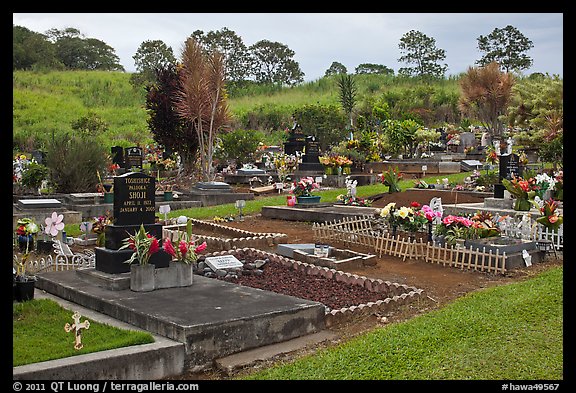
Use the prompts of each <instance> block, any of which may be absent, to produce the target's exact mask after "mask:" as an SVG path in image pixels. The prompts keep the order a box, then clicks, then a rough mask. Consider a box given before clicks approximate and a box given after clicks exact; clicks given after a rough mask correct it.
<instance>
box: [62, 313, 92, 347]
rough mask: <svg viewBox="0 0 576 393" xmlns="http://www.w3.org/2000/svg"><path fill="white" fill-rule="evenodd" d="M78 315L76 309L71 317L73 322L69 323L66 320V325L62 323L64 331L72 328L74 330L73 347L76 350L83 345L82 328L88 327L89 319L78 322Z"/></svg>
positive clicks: (69, 330) (67, 331)
mask: <svg viewBox="0 0 576 393" xmlns="http://www.w3.org/2000/svg"><path fill="white" fill-rule="evenodd" d="M80 317H81V315H80V313H79V312H78V311H75V312H74V314H72V319H73V320H74V323H73V324H72V325H70V324H69V323H68V322H66V325H64V330H65V331H66V333H69V332H71V331H72V330H74V333H75V334H74V335H75V341H74V349H76V350H79V349H82V347H83V346H84V345H83V344H82V329H89V328H90V321H88V320H85V321H84V322H82V323H80Z"/></svg>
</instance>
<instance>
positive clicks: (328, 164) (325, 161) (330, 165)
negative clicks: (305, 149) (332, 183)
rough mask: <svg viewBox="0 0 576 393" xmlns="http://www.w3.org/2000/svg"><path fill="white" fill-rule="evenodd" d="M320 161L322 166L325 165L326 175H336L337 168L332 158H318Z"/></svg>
mask: <svg viewBox="0 0 576 393" xmlns="http://www.w3.org/2000/svg"><path fill="white" fill-rule="evenodd" d="M318 161H320V164H322V165H324V173H325V174H327V175H333V174H334V167H335V163H334V161H333V160H332V157H331V156H329V155H327V156H320V157H318Z"/></svg>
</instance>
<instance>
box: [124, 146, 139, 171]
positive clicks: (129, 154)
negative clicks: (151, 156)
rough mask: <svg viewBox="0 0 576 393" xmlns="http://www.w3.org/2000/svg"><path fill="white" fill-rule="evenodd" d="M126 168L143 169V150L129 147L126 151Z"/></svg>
mask: <svg viewBox="0 0 576 393" xmlns="http://www.w3.org/2000/svg"><path fill="white" fill-rule="evenodd" d="M124 156H125V158H124V161H125V168H126V169H127V170H130V169H131V168H139V169H142V160H143V151H142V148H140V147H138V146H133V147H127V148H126V149H125V154H124Z"/></svg>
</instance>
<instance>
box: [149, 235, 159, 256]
mask: <svg viewBox="0 0 576 393" xmlns="http://www.w3.org/2000/svg"><path fill="white" fill-rule="evenodd" d="M151 238H152V242H151V243H150V248H149V249H148V253H149V254H150V255H152V254H155V253H157V252H158V250H160V244H159V242H158V239H156V238H155V237H154V236H151Z"/></svg>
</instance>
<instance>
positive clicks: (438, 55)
mask: <svg viewBox="0 0 576 393" xmlns="http://www.w3.org/2000/svg"><path fill="white" fill-rule="evenodd" d="M398 47H399V48H400V53H402V54H403V55H402V56H401V57H400V58H399V59H398V61H399V62H401V63H407V64H415V66H414V67H404V68H400V69H399V70H398V74H399V75H404V76H420V77H424V78H428V77H432V78H443V77H444V74H445V72H446V70H447V69H448V65H447V64H444V65H440V64H438V62H440V61H443V60H444V59H445V58H446V52H445V51H444V49H438V48H436V40H435V39H434V38H431V37H428V36H427V35H426V34H424V33H421V32H419V31H415V30H410V31H409V32H408V33H406V34H404V35H403V36H402V38H401V39H400V44H398Z"/></svg>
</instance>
